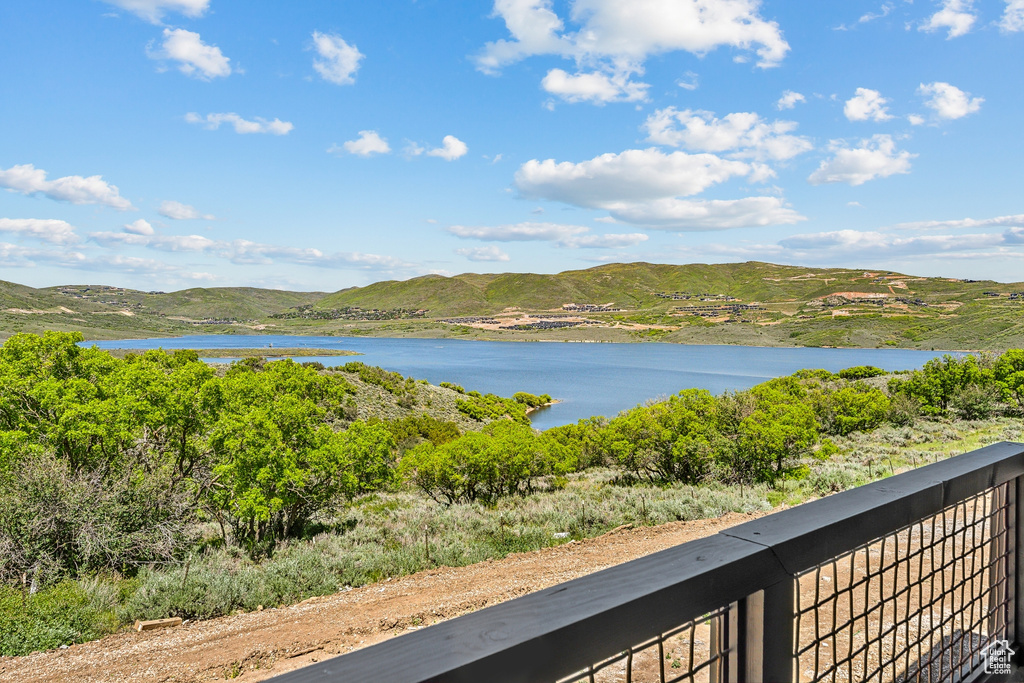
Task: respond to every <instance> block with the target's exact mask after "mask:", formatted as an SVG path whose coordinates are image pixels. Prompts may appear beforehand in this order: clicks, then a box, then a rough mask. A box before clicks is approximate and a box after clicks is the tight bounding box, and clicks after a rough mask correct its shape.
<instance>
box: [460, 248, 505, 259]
mask: <svg viewBox="0 0 1024 683" xmlns="http://www.w3.org/2000/svg"><path fill="white" fill-rule="evenodd" d="M455 253H456V254H458V255H459V256H465V257H466V258H467V259H469V260H470V261H508V260H509V256H508V254H506V253H505V252H503V251H502V250H501V249H499V248H498V247H495V246H493V245H492V246H489V247H470V248H466V249H456V250H455Z"/></svg>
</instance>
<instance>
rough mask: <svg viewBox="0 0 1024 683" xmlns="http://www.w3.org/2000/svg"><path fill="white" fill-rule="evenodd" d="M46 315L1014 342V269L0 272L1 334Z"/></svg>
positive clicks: (868, 343) (118, 323)
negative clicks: (98, 282) (158, 279)
mask: <svg viewBox="0 0 1024 683" xmlns="http://www.w3.org/2000/svg"><path fill="white" fill-rule="evenodd" d="M567 304H577V306H578V307H582V308H576V309H572V310H567V309H564V307H565V306H566V305H567ZM474 318H481V319H482V320H479V321H477V320H474ZM44 329H62V330H67V329H74V330H80V331H82V333H83V334H85V335H86V337H87V338H90V339H101V338H117V337H131V336H165V335H182V334H197V333H204V334H215V333H226V334H239V333H242V334H253V333H260V332H265V333H270V332H273V333H277V334H328V335H331V334H334V335H367V334H368V335H376V336H422V337H451V336H457V337H463V338H472V339H502V340H539V339H544V340H554V341H647V340H655V341H667V342H679V343H693V344H755V345H770V346H861V347H875V346H896V347H903V348H935V349H992V350H1001V349H1006V348H1010V347H1024V283H1010V284H1006V283H997V282H993V281H971V280H961V279H956V278H936V277H917V276H914V275H907V274H903V273H896V272H889V271H865V270H861V269H850V268H809V267H800V266H780V265H774V264H770V263H761V262H748V263H732V264H720V265H706V264H691V265H682V266H678V265H665V264H652V263H614V264H608V265H602V266H597V267H594V268H589V269H586V270H572V271H565V272H562V273H556V274H536V273H498V274H481V273H465V274H462V275H456V276H452V277H444V276H441V275H426V276H423V277H417V278H413V279H410V280H388V281H383V282H376V283H374V284H371V285H367V286H365V287H351V288H348V289H343V290H340V291H337V292H334V293H331V294H325V293H323V292H284V291H278V290H266V289H257V288H248V287H224V288H194V289H187V290H182V291H178V292H169V293H166V292H142V291H138V290H131V289H122V288H118V287H109V286H86V285H68V286H61V287H49V288H45V289H33V288H31V287H26V286H23V285H17V284H14V283H9V282H0V338H4V337H7V336H10V334H13V333H14V332H19V331H26V332H39V331H42V330H44Z"/></svg>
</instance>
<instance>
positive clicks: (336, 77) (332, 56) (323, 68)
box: [313, 31, 366, 85]
mask: <svg viewBox="0 0 1024 683" xmlns="http://www.w3.org/2000/svg"><path fill="white" fill-rule="evenodd" d="M313 48H314V49H315V50H316V53H317V54H318V55H320V59H314V60H313V68H314V69H315V70H316V72H317V73H318V74H320V76H321V77H322V78H323V79H324V80H325V81H329V82H331V83H334V84H336V85H352V84H353V83H355V82H356V72H357V71H359V62H360V61H361V60H362V59H363V57H365V56H366V55H364V54H363V53H362V52H360V51H359V49H358V48H356V46H355V45H349V44H348V43H346V42H345V40H344V39H342V37H341V36H339V35H335V34H332V33H320V32H319V31H313Z"/></svg>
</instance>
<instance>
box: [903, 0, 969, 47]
mask: <svg viewBox="0 0 1024 683" xmlns="http://www.w3.org/2000/svg"><path fill="white" fill-rule="evenodd" d="M977 19H978V16H977V15H976V14H975V13H974V0H942V1H941V7H940V9H939V11H937V12H936V13H935V14H933V15H931V16H930V17H928V19H927V20H926V21H925V22H923V23H922V24H921V25H920V26H919V27H918V30H921V31H927V32H928V33H931V32H933V31H941V30H943V29H946V30H947V31H948V32H947V33H946V40H949V39H951V38H957V37H959V36H962V35H965V34H966V33H969V32H970V30H971V27H972V26H974V22H975V21H976V20H977Z"/></svg>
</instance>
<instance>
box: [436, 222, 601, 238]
mask: <svg viewBox="0 0 1024 683" xmlns="http://www.w3.org/2000/svg"><path fill="white" fill-rule="evenodd" d="M448 232H450V233H451V234H453V235H455V236H456V237H461V238H463V239H477V240H484V241H488V242H561V241H563V240H566V239H569V238H572V237H575V236H577V235H581V234H584V233H587V232H590V228H587V227H584V226H582V225H563V224H560V223H515V224H510V225H494V226H466V225H453V226H451V227H449V228H448Z"/></svg>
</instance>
